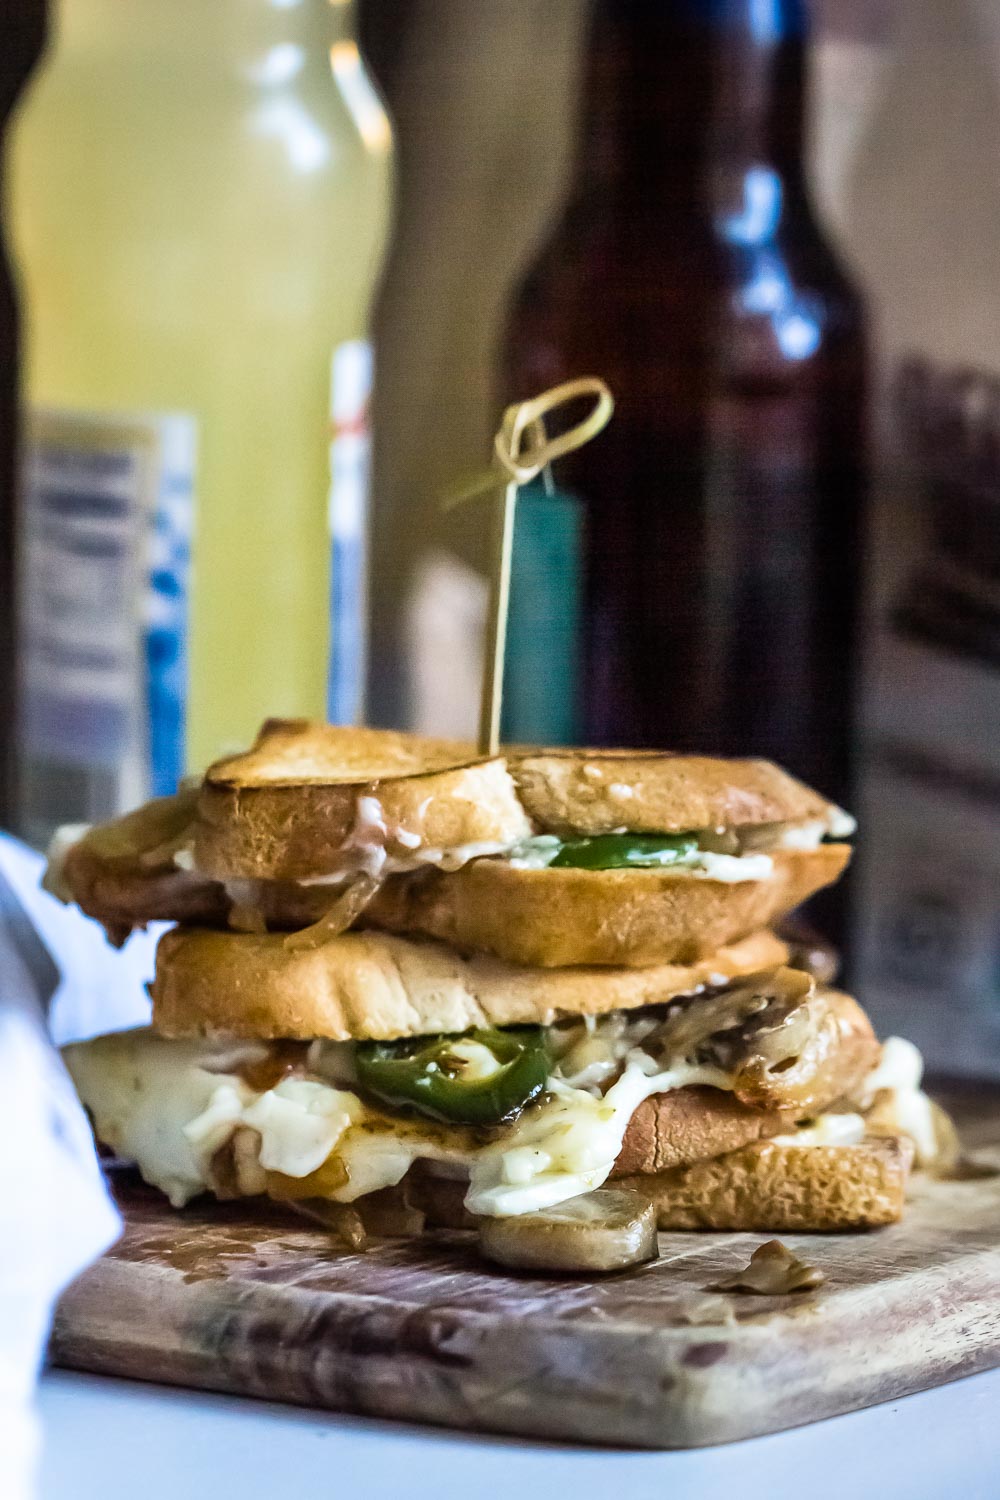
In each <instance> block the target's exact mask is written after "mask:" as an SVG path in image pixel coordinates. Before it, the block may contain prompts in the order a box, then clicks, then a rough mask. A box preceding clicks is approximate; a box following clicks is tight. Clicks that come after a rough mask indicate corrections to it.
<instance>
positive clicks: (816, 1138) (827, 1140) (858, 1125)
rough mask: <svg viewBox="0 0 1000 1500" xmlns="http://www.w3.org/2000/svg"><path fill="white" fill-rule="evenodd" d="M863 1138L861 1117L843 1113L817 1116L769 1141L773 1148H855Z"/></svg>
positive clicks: (863, 1126) (863, 1129)
mask: <svg viewBox="0 0 1000 1500" xmlns="http://www.w3.org/2000/svg"><path fill="white" fill-rule="evenodd" d="M864 1136H865V1122H864V1118H863V1116H861V1115H858V1114H854V1113H851V1112H847V1111H845V1112H844V1113H843V1114H829V1115H817V1116H816V1118H815V1119H814V1120H811V1121H810V1122H809V1124H808V1125H800V1126H799V1128H798V1130H793V1131H789V1133H788V1134H787V1135H775V1136H772V1137H771V1141H772V1144H773V1145H775V1146H856V1145H857V1144H858V1142H859V1141H862V1140H864Z"/></svg>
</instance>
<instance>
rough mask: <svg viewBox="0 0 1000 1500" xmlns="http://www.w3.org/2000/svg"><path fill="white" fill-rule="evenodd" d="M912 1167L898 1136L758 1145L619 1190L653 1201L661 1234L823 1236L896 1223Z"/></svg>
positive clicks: (630, 1181) (637, 1179) (627, 1182)
mask: <svg viewBox="0 0 1000 1500" xmlns="http://www.w3.org/2000/svg"><path fill="white" fill-rule="evenodd" d="M912 1163H913V1146H912V1144H911V1143H910V1142H909V1141H908V1140H906V1139H904V1138H903V1137H900V1136H867V1137H866V1138H865V1139H864V1140H863V1141H861V1142H859V1143H858V1144H857V1145H855V1146H785V1145H781V1144H776V1143H775V1142H773V1141H758V1142H755V1143H754V1144H752V1145H748V1146H743V1147H741V1148H740V1149H739V1150H737V1151H730V1152H728V1153H727V1154H726V1155H725V1156H717V1157H715V1158H713V1159H712V1160H711V1161H698V1162H693V1163H691V1164H689V1165H687V1166H679V1167H675V1168H673V1169H672V1170H670V1171H667V1172H658V1173H654V1174H653V1175H651V1176H634V1177H625V1178H623V1179H622V1180H621V1182H620V1183H619V1186H621V1187H631V1188H635V1189H636V1191H637V1192H640V1193H642V1194H643V1195H644V1196H645V1197H647V1198H649V1199H651V1200H652V1202H653V1205H654V1206H655V1208H656V1217H657V1224H658V1226H659V1228H660V1229H733V1230H739V1229H745V1230H756V1231H759V1232H761V1233H765V1234H780V1233H792V1232H795V1231H797V1232H801V1233H818V1234H823V1233H829V1232H831V1231H835V1230H845V1229H874V1228H876V1227H878V1226H879V1225H881V1224H894V1223H896V1221H897V1220H898V1219H900V1218H901V1217H902V1214H903V1206H904V1202H905V1198H906V1184H907V1179H908V1177H909V1173H910V1167H911V1166H912Z"/></svg>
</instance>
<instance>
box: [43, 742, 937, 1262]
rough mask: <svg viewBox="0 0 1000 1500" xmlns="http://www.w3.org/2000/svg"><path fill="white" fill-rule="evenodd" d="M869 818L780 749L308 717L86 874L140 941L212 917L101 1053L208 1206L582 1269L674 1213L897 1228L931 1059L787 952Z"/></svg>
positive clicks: (94, 1090)
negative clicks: (490, 741)
mask: <svg viewBox="0 0 1000 1500" xmlns="http://www.w3.org/2000/svg"><path fill="white" fill-rule="evenodd" d="M852 828H853V825H852V823H851V820H850V818H849V817H847V815H846V814H844V813H843V812H841V811H840V810H839V809H838V808H837V807H835V806H833V805H832V804H830V803H829V802H827V801H825V800H824V799H823V798H822V797H820V796H818V795H817V794H816V793H814V792H812V791H811V790H809V789H808V788H807V787H805V786H803V785H802V784H801V783H799V782H797V781H795V780H793V779H792V778H791V777H790V776H788V775H786V774H785V773H784V772H782V771H781V770H779V769H778V768H777V767H776V766H773V765H771V764H769V763H767V762H763V761H751V760H744V761H731V760H717V759H711V758H706V757H695V756H683V755H669V754H659V753H653V752H637V751H590V750H579V751H577V750H572V751H567V750H551V751H550V750H523V751H518V752H516V753H515V752H510V751H508V752H505V754H504V755H502V756H500V757H496V758H492V759H484V758H481V757H478V756H476V755H475V753H474V751H473V750H472V749H471V747H469V746H467V745H464V744H460V743H455V742H451V741H441V740H430V739H425V738H422V737H418V736H412V735H402V734H394V733H388V732H383V731H377V730H358V729H337V728H331V727H329V726H326V725H317V724H310V723H306V722H302V721H272V722H269V723H268V724H266V725H265V726H264V728H263V730H262V731H261V734H260V736H259V737H258V740H257V742H256V744H255V745H254V747H253V749H252V750H251V751H249V752H248V753H247V754H244V755H239V756H236V757H233V758H230V759H227V760H224V761H221V762H219V763H218V764H216V765H215V766H213V767H212V768H211V769H210V770H209V771H208V773H207V774H206V776H205V778H204V780H203V782H202V783H201V785H199V786H197V787H193V788H188V789H185V790H182V791H181V792H179V793H178V794H177V796H175V797H171V798H167V799H162V800H159V801H157V802H153V803H150V804H149V805H147V806H146V807H143V808H140V809H139V810H138V811H137V812H134V813H132V814H130V815H129V816H127V817H125V818H122V819H120V820H118V821H117V822H115V823H112V824H109V825H106V826H104V827H99V828H94V829H91V830H89V831H87V832H85V833H83V834H82V836H81V835H80V831H77V833H76V835H75V836H74V837H73V838H72V839H71V840H69V841H64V843H63V847H62V848H61V850H60V851H59V853H58V856H57V857H54V859H53V864H52V868H51V871H50V884H51V885H52V886H53V888H55V889H56V890H57V891H58V892H59V893H60V894H62V895H63V896H64V897H65V898H66V899H71V900H74V901H76V902H77V903H78V904H79V905H80V906H81V907H82V909H83V910H84V911H85V912H87V913H89V914H90V915H91V916H93V917H95V918H96V919H97V920H98V921H99V922H101V923H103V925H104V926H105V928H106V930H107V932H108V935H109V937H110V938H111V939H112V941H115V942H121V941H123V940H124V939H125V938H126V936H127V935H128V933H129V932H130V931H131V929H132V928H133V927H134V926H136V925H142V924H145V923H147V922H149V921H152V920H156V919H162V920H166V921H169V922H172V923H176V924H177V925H176V926H174V927H173V928H172V929H171V930H170V931H168V932H167V933H166V935H165V936H164V937H163V938H162V939H161V941H160V943H159V947H158V951H157V961H156V975H155V980H154V982H153V985H152V998H153V1018H152V1026H151V1027H150V1028H148V1029H143V1030H138V1031H131V1032H124V1033H119V1034H117V1035H112V1036H107V1037H102V1038H98V1039H97V1040H94V1041H91V1042H86V1043H82V1044H78V1045H75V1046H72V1047H69V1048H68V1049H67V1052H66V1057H67V1062H68V1065H69V1068H70V1071H71V1073H72V1075H73V1077H74V1079H75V1081H76V1084H77V1087H78V1089H79V1092H80V1094H81V1096H82V1098H83V1100H84V1102H85V1104H86V1105H87V1107H88V1108H89V1110H90V1112H91V1115H92V1117H93V1120H94V1124H95V1129H96V1132H97V1134H98V1136H99V1138H100V1139H101V1140H102V1141H103V1142H105V1143H106V1144H107V1145H108V1146H109V1147H111V1148H112V1149H113V1150H114V1151H116V1152H117V1153H119V1154H120V1155H121V1156H123V1157H126V1158H128V1159H130V1160H132V1161H134V1162H135V1163H136V1164H137V1165H138V1167H139V1170H140V1171H141V1172H142V1174H143V1176H144V1177H145V1178H146V1179H147V1180H148V1181H149V1182H150V1183H153V1184H154V1185H156V1186H157V1187H158V1188H160V1189H162V1190H163V1191H164V1192H165V1193H166V1194H167V1195H168V1196H169V1198H170V1201H171V1202H172V1203H173V1204H175V1205H178V1206H180V1205H182V1204H184V1203H186V1202H187V1201H188V1200H189V1199H190V1198H192V1197H194V1196H195V1195H196V1194H199V1193H203V1192H206V1191H208V1192H212V1193H215V1194H216V1195H217V1196H218V1197H221V1198H226V1197H234V1196H255V1195H268V1196H270V1197H272V1198H277V1199H284V1200H289V1201H292V1202H295V1203H297V1204H299V1205H304V1206H305V1207H306V1208H307V1209H308V1210H309V1211H317V1212H318V1211H320V1210H321V1209H322V1210H324V1211H325V1212H326V1213H327V1216H328V1217H330V1218H332V1219H336V1218H337V1215H338V1213H339V1214H340V1215H341V1218H340V1220H339V1222H341V1223H343V1222H344V1218H343V1216H344V1215H345V1214H347V1213H348V1208H347V1206H349V1212H350V1214H351V1215H353V1216H354V1218H357V1219H359V1220H364V1219H365V1217H366V1213H367V1212H369V1211H370V1212H371V1215H372V1217H373V1218H374V1217H376V1212H375V1211H376V1210H381V1211H382V1212H383V1214H384V1213H385V1211H386V1208H387V1205H388V1206H391V1205H395V1206H396V1207H397V1208H399V1209H400V1212H401V1213H404V1211H405V1213H404V1219H405V1222H406V1223H407V1224H413V1223H415V1222H416V1221H417V1217H418V1215H419V1216H427V1217H428V1218H429V1220H430V1222H431V1223H432V1224H433V1223H440V1222H446V1223H466V1224H470V1225H471V1224H476V1225H478V1226H479V1228H480V1233H481V1236H482V1242H483V1245H484V1248H485V1249H486V1250H487V1253H489V1254H492V1255H494V1256H495V1257H496V1258H498V1259H504V1260H508V1261H511V1262H514V1263H520V1264H552V1265H561V1266H562V1265H565V1266H576V1267H577V1268H581V1269H583V1268H593V1267H597V1266H603V1267H607V1266H614V1265H620V1264H625V1263H627V1262H628V1261H629V1260H634V1259H636V1258H641V1257H642V1256H643V1255H646V1254H648V1253H650V1244H651V1236H652V1234H653V1230H654V1229H655V1224H654V1219H655V1222H656V1223H658V1224H659V1227H660V1228H714V1229H739V1228H748V1229H763V1230H775V1231H777V1230H788V1229H817V1230H820V1229H847V1228H860V1227H867V1226H872V1225H877V1224H883V1223H886V1222H888V1221H891V1220H894V1219H896V1218H898V1217H899V1215H900V1213H901V1211H902V1205H903V1197H904V1190H905V1185H906V1179H907V1174H908V1171H909V1168H910V1165H911V1161H912V1159H913V1155H914V1149H916V1150H917V1152H918V1153H920V1155H921V1156H922V1159H923V1160H925V1161H928V1162H929V1161H932V1160H933V1159H934V1158H935V1156H936V1155H937V1154H938V1153H939V1151H940V1149H941V1143H940V1136H941V1133H940V1131H939V1130H937V1128H936V1119H935V1115H934V1112H933V1109H932V1106H931V1105H930V1104H929V1101H927V1099H926V1097H925V1096H924V1095H923V1094H922V1093H921V1092H920V1090H919V1081H920V1070H919V1057H918V1056H917V1054H916V1053H915V1050H914V1049H912V1048H911V1047H910V1046H909V1044H907V1043H905V1042H901V1041H892V1042H890V1043H888V1044H886V1046H885V1047H880V1045H879V1043H878V1041H877V1040H876V1038H875V1035H874V1033H873V1031H872V1028H871V1025H870V1023H869V1021H868V1019H867V1017H866V1016H865V1014H864V1012H863V1011H862V1010H861V1008H860V1007H859V1006H858V1004H857V1003H856V1002H855V1001H854V1000H853V999H851V997H850V996H848V995H846V994H843V993H841V992H839V991H837V990H835V989H833V988H831V987H829V984H827V983H824V982H822V979H820V978H817V977H816V976H815V975H814V974H812V973H810V972H807V971H806V970H805V969H804V968H796V967H791V966H789V958H790V955H789V951H788V949H787V947H786V945H785V943H784V942H783V941H782V940H781V939H780V938H779V937H778V936H776V935H775V933H774V931H773V930H772V928H773V925H774V924H775V923H776V922H778V920H779V919H780V918H782V917H783V915H785V914H786V913H787V912H789V911H790V910H791V909H792V908H794V907H796V906H797V905H798V904H799V903H800V902H802V901H803V900H805V899H806V898H807V897H808V896H810V895H811V894H812V893H813V892H814V891H816V890H818V889H820V888H821V887H823V886H825V885H827V884H829V883H830V882H832V881H834V880H835V879H836V878H837V877H838V876H839V875H840V874H841V872H842V871H843V869H844V867H845V866H846V864H847V862H848V859H849V855H850V848H849V846H848V844H846V843H845V842H843V841H842V840H843V839H844V837H845V836H846V835H848V834H849V833H850V832H851V830H852ZM606 1184H608V1185H609V1186H610V1189H612V1190H611V1191H609V1190H608V1188H606V1187H605V1185H606ZM650 1205H652V1207H650Z"/></svg>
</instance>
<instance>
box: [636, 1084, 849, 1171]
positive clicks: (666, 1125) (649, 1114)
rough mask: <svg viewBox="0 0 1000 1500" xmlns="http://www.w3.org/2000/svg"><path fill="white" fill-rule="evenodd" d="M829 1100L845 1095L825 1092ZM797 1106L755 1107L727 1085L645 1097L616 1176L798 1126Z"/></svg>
mask: <svg viewBox="0 0 1000 1500" xmlns="http://www.w3.org/2000/svg"><path fill="white" fill-rule="evenodd" d="M825 1092H826V1093H827V1094H828V1102H829V1103H833V1102H834V1100H836V1099H837V1098H838V1097H839V1095H838V1093H837V1092H836V1089H835V1087H831V1088H829V1089H828V1090H826V1091H825ZM797 1118H799V1117H798V1116H797V1115H796V1114H795V1112H794V1111H781V1110H774V1109H754V1108H753V1107H752V1106H751V1105H749V1104H742V1103H741V1102H740V1101H739V1099H737V1098H735V1097H734V1096H733V1095H732V1094H727V1093H726V1092H725V1091H724V1090H723V1089H711V1088H700V1087H699V1088H685V1089H674V1090H673V1091H672V1092H671V1093H669V1094H654V1095H653V1097H652V1098H651V1099H644V1100H643V1102H642V1103H641V1104H640V1105H639V1108H638V1109H637V1110H636V1112H635V1114H634V1115H633V1116H632V1118H631V1120H630V1121H629V1126H628V1130H627V1131H626V1132H625V1139H624V1141H623V1142H622V1149H621V1152H620V1154H619V1157H618V1160H617V1162H616V1163H615V1167H614V1171H613V1172H612V1173H611V1175H612V1177H634V1176H636V1175H637V1174H639V1173H642V1174H648V1173H652V1172H667V1171H670V1170H672V1169H673V1168H674V1167H680V1166H685V1165H687V1164H688V1163H690V1162H695V1161H705V1160H707V1159H709V1158H711V1157H714V1156H721V1155H722V1154H723V1153H724V1152H729V1151H738V1150H739V1149H740V1148H741V1147H743V1146H749V1145H750V1144H751V1142H753V1141H759V1140H764V1139H766V1138H768V1137H769V1136H772V1135H781V1134H782V1133H783V1132H785V1131H789V1130H794V1128H795V1122H796V1119H797Z"/></svg>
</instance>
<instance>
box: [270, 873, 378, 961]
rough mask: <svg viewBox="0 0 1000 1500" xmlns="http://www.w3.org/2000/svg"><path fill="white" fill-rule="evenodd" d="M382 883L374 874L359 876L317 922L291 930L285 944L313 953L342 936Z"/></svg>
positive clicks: (296, 949)
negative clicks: (330, 940)
mask: <svg viewBox="0 0 1000 1500" xmlns="http://www.w3.org/2000/svg"><path fill="white" fill-rule="evenodd" d="M379 883H380V882H379V881H377V880H375V879H374V878H373V877H372V876H371V875H358V876H357V877H356V878H355V879H354V880H352V881H351V883H350V884H349V885H348V886H347V888H346V889H345V890H343V891H342V892H341V893H340V895H339V896H338V897H337V899H336V901H335V902H334V903H333V905H332V906H331V907H330V909H329V911H327V912H325V913H324V915H323V916H322V917H320V919H319V921H318V922H314V923H313V924H312V926H311V927H303V928H302V929H301V931H299V932H290V933H289V934H288V936H287V937H286V938H285V940H284V945H285V947H286V948H288V949H291V950H292V951H294V952H306V953H310V952H312V950H313V949H314V948H321V947H322V946H323V944H324V943H325V942H327V940H328V939H329V938H332V937H339V936H340V934H341V933H342V932H346V931H347V929H348V928H349V927H353V925H354V923H355V922H356V921H357V920H358V918H359V917H360V916H361V913H362V912H363V911H364V910H365V908H366V906H368V904H369V902H370V901H371V900H372V899H373V897H374V895H375V892H376V891H377V890H378V888H379Z"/></svg>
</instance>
